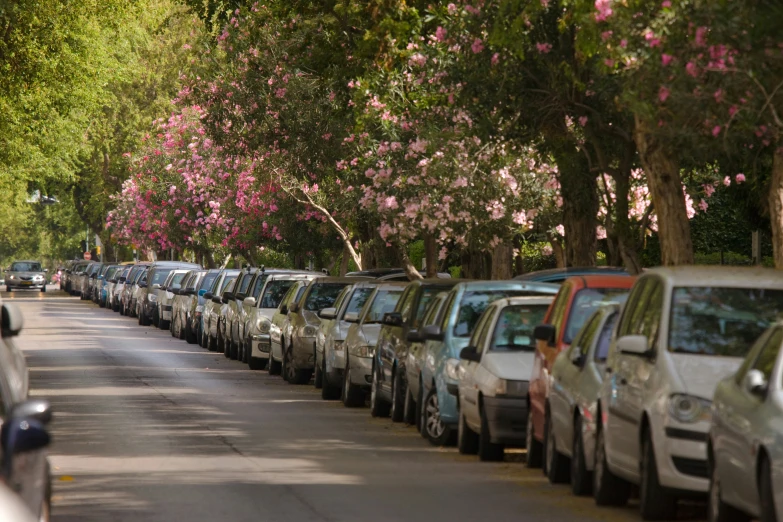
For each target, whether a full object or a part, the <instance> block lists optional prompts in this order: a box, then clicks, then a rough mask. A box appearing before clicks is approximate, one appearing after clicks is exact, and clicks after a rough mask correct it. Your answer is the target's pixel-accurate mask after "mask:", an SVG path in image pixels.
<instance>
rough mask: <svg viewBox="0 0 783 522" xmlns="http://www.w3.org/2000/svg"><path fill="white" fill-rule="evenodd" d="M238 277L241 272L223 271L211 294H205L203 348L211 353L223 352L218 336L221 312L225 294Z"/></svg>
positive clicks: (216, 280) (216, 279)
mask: <svg viewBox="0 0 783 522" xmlns="http://www.w3.org/2000/svg"><path fill="white" fill-rule="evenodd" d="M238 275H239V270H223V272H222V273H221V274H220V275H219V276H218V277H217V278H215V283H214V284H213V286H212V289H211V290H210V292H207V293H206V294H204V297H205V299H206V301H205V302H204V315H203V316H202V319H203V321H204V329H203V330H204V333H203V336H204V337H205V339H204V342H203V344H202V346H204V347H205V348H207V349H209V351H212V352H214V351H222V350H223V346H222V339H221V338H220V337H219V336H218V335H219V332H220V311H221V308H222V307H223V300H222V299H223V292H225V291H226V289H227V288H228V287H230V286H231V285H233V284H234V281H235V280H236V278H237V276H238ZM205 345H206V346H205Z"/></svg>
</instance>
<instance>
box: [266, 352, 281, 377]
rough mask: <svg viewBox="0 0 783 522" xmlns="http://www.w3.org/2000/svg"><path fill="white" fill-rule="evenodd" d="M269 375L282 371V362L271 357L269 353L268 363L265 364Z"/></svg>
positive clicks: (278, 373)
mask: <svg viewBox="0 0 783 522" xmlns="http://www.w3.org/2000/svg"><path fill="white" fill-rule="evenodd" d="M267 368H268V370H269V375H280V373H282V371H283V363H281V362H278V361H275V360H274V359H272V354H271V353H270V354H269V365H268V366H267Z"/></svg>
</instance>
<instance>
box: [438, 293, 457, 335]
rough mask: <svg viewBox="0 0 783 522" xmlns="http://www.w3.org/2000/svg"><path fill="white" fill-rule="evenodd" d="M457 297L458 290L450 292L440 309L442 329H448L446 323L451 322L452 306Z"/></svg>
mask: <svg viewBox="0 0 783 522" xmlns="http://www.w3.org/2000/svg"><path fill="white" fill-rule="evenodd" d="M456 298H457V292H449V297H448V298H447V300H446V304H444V305H443V306H442V307H441V309H440V329H441V330H442V331H444V332H445V331H446V325H447V324H448V322H449V315H450V314H451V307H452V305H453V304H454V300H455V299H456Z"/></svg>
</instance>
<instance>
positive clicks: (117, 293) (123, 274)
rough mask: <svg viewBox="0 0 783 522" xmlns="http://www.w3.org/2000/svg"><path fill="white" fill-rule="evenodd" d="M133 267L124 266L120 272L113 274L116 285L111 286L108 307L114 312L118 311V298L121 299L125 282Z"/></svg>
mask: <svg viewBox="0 0 783 522" xmlns="http://www.w3.org/2000/svg"><path fill="white" fill-rule="evenodd" d="M132 268H133V265H125V266H122V267H120V270H118V271H117V273H116V274H115V279H116V283H114V285H113V286H112V289H111V294H110V295H109V303H108V305H107V306H108V307H109V308H111V309H112V310H113V311H114V312H119V311H120V298H121V297H122V290H123V289H124V288H125V281H126V280H127V279H128V274H130V271H131V269H132Z"/></svg>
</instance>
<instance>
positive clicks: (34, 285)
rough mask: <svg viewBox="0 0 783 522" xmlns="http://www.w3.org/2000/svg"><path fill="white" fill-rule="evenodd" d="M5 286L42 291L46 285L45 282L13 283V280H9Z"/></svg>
mask: <svg viewBox="0 0 783 522" xmlns="http://www.w3.org/2000/svg"><path fill="white" fill-rule="evenodd" d="M5 284H6V286H8V287H9V288H20V289H24V288H38V289H41V288H43V287H44V285H45V283H44V281H11V280H7V281H6V283H5Z"/></svg>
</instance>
